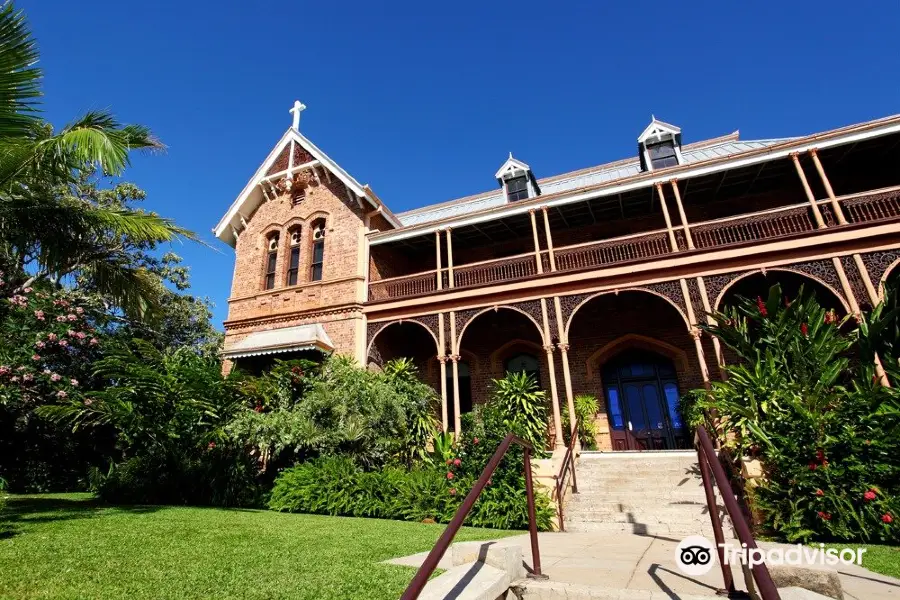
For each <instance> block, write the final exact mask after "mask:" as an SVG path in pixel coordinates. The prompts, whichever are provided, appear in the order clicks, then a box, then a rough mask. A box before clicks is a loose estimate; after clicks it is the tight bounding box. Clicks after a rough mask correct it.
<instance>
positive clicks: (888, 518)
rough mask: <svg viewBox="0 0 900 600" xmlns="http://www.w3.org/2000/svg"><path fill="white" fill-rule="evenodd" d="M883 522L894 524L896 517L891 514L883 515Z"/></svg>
mask: <svg viewBox="0 0 900 600" xmlns="http://www.w3.org/2000/svg"><path fill="white" fill-rule="evenodd" d="M881 520H882V521H884V522H885V523H893V522H894V517H892V516H891V513H885V514H883V515H881Z"/></svg>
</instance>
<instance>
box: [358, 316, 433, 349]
mask: <svg viewBox="0 0 900 600" xmlns="http://www.w3.org/2000/svg"><path fill="white" fill-rule="evenodd" d="M400 323H417V324H419V325H421V326H422V327H424V328H425V329H427V330H428V332H429V333H430V334H431V336H432V337H433V338H434V346H435V349H436V350H437V351H438V352H437V353H438V354H441V353H442V352H441V351H440V348H439V347H438V346H439V342H438V340H439V339H440V338H439V337H438V331H439V327H438V318H437V315H436V314H435V315H425V316H421V317H415V318H412V319H397V320H395V321H379V322H377V323H368V324H367V325H366V347H367V348H368V354H369V355H371V354H372V352H373V349H374V348H375V338H377V337H378V334H380V333H381V332H382V331H384V330H385V329H387V328H388V327H390V326H391V325H397V324H400Z"/></svg>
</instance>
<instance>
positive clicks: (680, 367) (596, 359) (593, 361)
mask: <svg viewBox="0 0 900 600" xmlns="http://www.w3.org/2000/svg"><path fill="white" fill-rule="evenodd" d="M629 349H639V350H649V351H650V352H655V353H656V354H659V355H661V356H665V357H666V358H668V359H669V360H671V361H672V362H673V363H675V368H676V371H678V372H679V373H684V372H687V370H688V365H689V363H688V357H687V352H685V351H684V350H682V349H681V348H678V347H676V346H673V345H672V344H669V343H667V342H664V341H662V340H657V339H656V338H652V337H648V336H646V335H640V334H637V333H627V334H625V335H623V336H621V337H618V338H616V339H614V340H613V341H611V342H609V343H608V344H606V345H605V346H602V347H601V348H599V349H597V351H596V352H594V353H593V354H591V355H590V356H589V357H588V358H587V360H586V361H585V372H586V373H587V380H588V381H594V379H595V377H596V374H597V372H598V371H599V369H600V367H601V366H602V365H603V364H604V363H605V362H607V361H608V360H610V359H611V358H613V357H614V356H616V355H617V354H619V353H620V352H622V351H623V350H629Z"/></svg>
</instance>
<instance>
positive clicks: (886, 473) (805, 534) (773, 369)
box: [688, 286, 900, 542]
mask: <svg viewBox="0 0 900 600" xmlns="http://www.w3.org/2000/svg"><path fill="white" fill-rule="evenodd" d="M889 312H890V311H889ZM887 314H889V313H887ZM885 315H886V313H885V312H884V311H883V309H876V310H875V311H873V313H872V314H871V315H869V316H868V317H866V318H865V319H864V320H863V324H864V326H868V328H869V333H870V334H872V333H873V332H874V333H877V332H878V331H884V330H885V329H887V327H886V326H885V325H884V324H883V323H882V319H883V318H885ZM715 320H716V322H717V323H718V325H714V326H709V327H706V329H707V330H708V331H710V333H712V334H713V335H716V336H717V337H718V338H719V339H720V340H721V341H722V342H723V343H725V344H726V345H727V346H728V347H729V348H731V349H732V350H733V351H734V352H735V353H736V354H737V356H738V357H739V358H740V362H739V363H736V364H732V365H729V366H728V367H727V374H728V377H727V379H726V380H725V381H722V382H714V383H713V384H712V388H711V390H710V391H707V390H695V391H693V392H692V393H691V394H690V396H689V401H688V412H689V414H690V415H691V418H690V420H691V421H692V422H698V421H702V416H701V415H703V414H705V413H708V412H713V411H714V412H715V414H716V416H717V419H718V421H719V424H720V426H721V428H722V430H723V433H727V434H728V435H727V436H725V438H724V439H725V446H726V448H731V449H733V450H734V451H735V453H737V454H738V455H745V456H747V455H749V456H753V457H757V458H759V460H761V461H762V463H763V467H764V472H765V477H764V479H763V482H762V484H761V485H760V486H758V487H757V488H755V489H754V490H753V492H752V500H753V503H754V504H755V506H756V508H757V509H759V512H760V514H762V515H763V516H764V518H765V523H764V525H765V526H766V527H767V528H768V529H770V530H771V531H773V532H774V533H775V534H777V535H779V536H781V537H784V538H786V539H788V540H791V541H795V540H797V541H807V540H810V539H822V540H829V539H834V540H846V541H863V542H869V541H891V542H895V541H897V540H898V539H900V532H898V528H897V526H896V525H895V524H894V523H893V519H894V518H895V517H896V516H897V511H898V508H900V506H898V495H900V487H898V484H897V482H898V481H900V465H898V463H897V461H896V459H895V458H894V457H896V456H897V453H898V452H900V436H897V431H898V425H900V418H898V415H897V414H896V413H892V412H891V411H890V410H886V407H890V406H893V403H894V402H895V401H896V397H897V392H896V391H895V390H894V389H893V388H888V387H883V386H881V385H879V384H878V382H877V378H874V377H873V374H874V367H873V366H872V363H871V362H870V361H869V360H867V358H868V357H867V356H866V351H865V350H861V348H860V346H861V344H860V343H859V331H857V329H856V328H853V327H852V325H851V323H849V322H847V321H843V322H841V321H839V320H838V319H837V317H836V316H835V314H834V313H833V312H831V311H826V310H825V309H823V308H822V307H821V306H819V304H818V303H817V302H816V301H815V299H814V298H813V297H812V296H810V295H808V294H805V293H804V292H803V290H802V289H801V291H800V294H799V296H798V297H797V298H795V299H793V300H789V299H784V298H783V297H782V293H781V289H780V288H779V287H778V286H773V288H772V289H771V290H770V292H769V295H768V299H767V300H763V299H762V298H761V297H760V298H757V299H756V300H750V299H746V298H739V299H738V301H737V304H736V305H735V306H733V307H729V308H727V309H726V310H724V311H723V312H721V313H718V314H716V315H715ZM874 337H875V336H873V338H874ZM872 345H873V346H875V345H876V344H875V343H874V342H872ZM881 347H883V346H881ZM870 356H871V355H870ZM854 357H859V358H855V359H853V360H851V358H854Z"/></svg>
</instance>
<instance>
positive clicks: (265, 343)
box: [222, 323, 334, 359]
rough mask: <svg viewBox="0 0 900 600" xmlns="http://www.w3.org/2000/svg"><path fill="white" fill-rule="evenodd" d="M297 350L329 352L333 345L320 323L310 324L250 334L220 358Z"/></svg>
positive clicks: (224, 351)
mask: <svg viewBox="0 0 900 600" xmlns="http://www.w3.org/2000/svg"><path fill="white" fill-rule="evenodd" d="M298 350H321V351H322V352H331V351H332V350H334V344H332V343H331V338H329V337H328V334H327V333H325V328H324V327H322V325H321V324H320V323H311V324H309V325H297V326H295V327H282V328H280V329H270V330H268V331H257V332H254V333H251V334H250V335H248V336H247V337H245V338H244V339H242V340H241V341H239V342H237V343H236V344H235V345H234V346H231V347H230V348H226V349H225V350H223V351H222V356H224V357H225V358H232V359H233V358H245V357H247V356H262V355H264V354H280V353H283V352H296V351H298Z"/></svg>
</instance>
